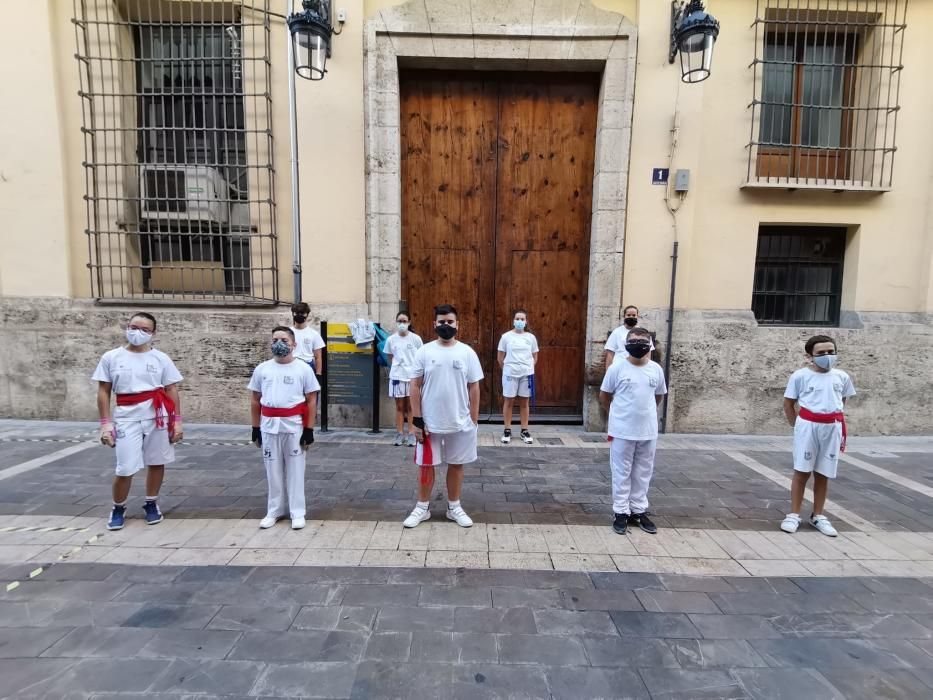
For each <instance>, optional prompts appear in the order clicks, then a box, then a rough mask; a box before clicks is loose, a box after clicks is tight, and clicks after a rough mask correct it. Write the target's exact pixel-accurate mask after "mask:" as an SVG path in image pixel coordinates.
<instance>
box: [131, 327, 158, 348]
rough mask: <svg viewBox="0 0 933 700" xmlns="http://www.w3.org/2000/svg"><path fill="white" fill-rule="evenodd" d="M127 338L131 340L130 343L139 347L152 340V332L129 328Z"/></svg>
mask: <svg viewBox="0 0 933 700" xmlns="http://www.w3.org/2000/svg"><path fill="white" fill-rule="evenodd" d="M126 339H127V341H129V344H130V345H135V346H136V347H139V346H140V345H145V344H146V343H148V342H149V341H150V340H152V333H146V331H141V330H139V329H137V328H127V329H126Z"/></svg>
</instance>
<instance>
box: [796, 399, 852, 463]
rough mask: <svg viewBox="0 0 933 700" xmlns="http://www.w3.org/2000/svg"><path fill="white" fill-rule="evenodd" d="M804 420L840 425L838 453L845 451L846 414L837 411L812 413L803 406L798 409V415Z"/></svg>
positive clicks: (846, 434)
mask: <svg viewBox="0 0 933 700" xmlns="http://www.w3.org/2000/svg"><path fill="white" fill-rule="evenodd" d="M798 415H799V416H800V417H801V418H803V419H804V420H808V421H810V422H811V423H842V444H841V445H840V446H839V451H840V452H845V451H846V437H847V436H848V433H847V431H846V414H845V413H843V412H842V411H837V412H836V413H814V412H813V411H810V410H808V409H806V408H804V407H803V406H801V407H800V413H799V414H798Z"/></svg>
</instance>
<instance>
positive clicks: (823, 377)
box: [784, 367, 855, 413]
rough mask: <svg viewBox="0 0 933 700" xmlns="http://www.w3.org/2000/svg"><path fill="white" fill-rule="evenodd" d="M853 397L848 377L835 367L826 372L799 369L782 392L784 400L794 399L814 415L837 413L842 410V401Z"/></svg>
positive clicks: (851, 385)
mask: <svg viewBox="0 0 933 700" xmlns="http://www.w3.org/2000/svg"><path fill="white" fill-rule="evenodd" d="M854 395H855V386H853V384H852V380H851V379H850V378H849V375H848V374H846V373H845V372H843V371H842V370H841V369H836V368H835V367H834V368H833V369H831V370H829V371H828V372H817V371H815V370H812V369H810V368H809V367H801V368H800V369H798V370H797V371H796V372H794V373H793V374H792V375H790V380H788V382H787V389H786V390H785V391H784V398H785V399H794V400H795V401H797V402H799V403H800V405H801V407H803V408H806V409H807V410H809V411H813V412H814V413H838V412H839V411H841V410H842V409H843V403H842V400H843V399H844V398H848V397H850V396H854Z"/></svg>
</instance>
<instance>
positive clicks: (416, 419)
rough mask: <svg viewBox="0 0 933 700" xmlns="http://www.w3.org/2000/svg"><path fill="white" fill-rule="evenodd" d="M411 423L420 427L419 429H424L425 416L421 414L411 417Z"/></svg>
mask: <svg viewBox="0 0 933 700" xmlns="http://www.w3.org/2000/svg"><path fill="white" fill-rule="evenodd" d="M411 424H412V425H413V426H415V427H416V428H418V429H419V430H424V418H422V417H421V416H414V417H413V418H412V419H411Z"/></svg>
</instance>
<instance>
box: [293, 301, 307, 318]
mask: <svg viewBox="0 0 933 700" xmlns="http://www.w3.org/2000/svg"><path fill="white" fill-rule="evenodd" d="M310 313H311V307H310V306H308V303H307V302H305V301H297V302H295V303H294V304H292V314H304V315H305V316H307V315H308V314H310Z"/></svg>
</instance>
